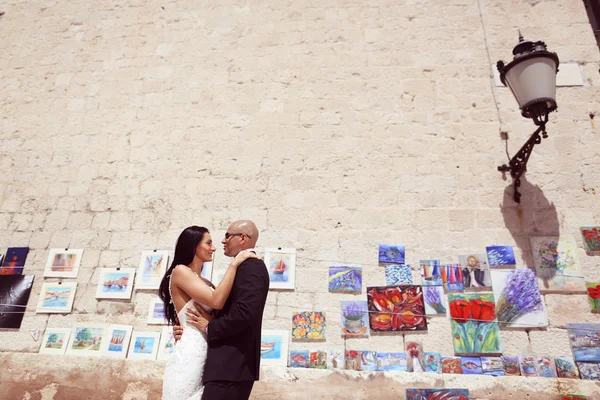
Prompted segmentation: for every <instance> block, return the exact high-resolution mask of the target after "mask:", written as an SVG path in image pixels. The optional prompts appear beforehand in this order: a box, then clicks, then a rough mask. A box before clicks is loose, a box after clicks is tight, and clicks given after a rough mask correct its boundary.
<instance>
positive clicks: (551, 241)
mask: <svg viewBox="0 0 600 400" xmlns="http://www.w3.org/2000/svg"><path fill="white" fill-rule="evenodd" d="M529 244H530V246H531V253H532V254H533V265H534V267H535V271H536V275H537V277H538V281H539V285H540V290H541V291H542V293H552V292H554V293H556V292H559V293H560V292H583V290H584V288H585V285H584V279H583V274H582V272H581V265H580V264H579V254H578V249H577V244H576V243H575V239H573V238H572V237H560V238H559V237H558V236H530V237H529Z"/></svg>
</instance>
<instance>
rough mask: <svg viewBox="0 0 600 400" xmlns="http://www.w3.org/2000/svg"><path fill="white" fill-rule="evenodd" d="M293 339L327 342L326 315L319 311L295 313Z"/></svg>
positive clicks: (293, 317)
mask: <svg viewBox="0 0 600 400" xmlns="http://www.w3.org/2000/svg"><path fill="white" fill-rule="evenodd" d="M292 339H295V340H299V339H300V340H302V339H304V340H325V313H324V312H318V311H304V312H297V313H294V314H293V315H292Z"/></svg>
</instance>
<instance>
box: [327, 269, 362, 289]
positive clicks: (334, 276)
mask: <svg viewBox="0 0 600 400" xmlns="http://www.w3.org/2000/svg"><path fill="white" fill-rule="evenodd" d="M329 291H330V292H351V293H360V292H361V291H362V267H361V266H360V265H332V266H330V267H329Z"/></svg>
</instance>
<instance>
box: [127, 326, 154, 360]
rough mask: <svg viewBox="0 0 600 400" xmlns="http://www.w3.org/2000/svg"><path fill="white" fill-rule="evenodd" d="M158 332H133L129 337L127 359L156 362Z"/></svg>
mask: <svg viewBox="0 0 600 400" xmlns="http://www.w3.org/2000/svg"><path fill="white" fill-rule="evenodd" d="M159 342H160V332H139V331H134V332H133V335H131V344H130V346H129V352H128V353H127V358H133V359H138V360H156V356H157V355H158V344H159Z"/></svg>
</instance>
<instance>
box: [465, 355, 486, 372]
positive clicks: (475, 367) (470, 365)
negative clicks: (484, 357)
mask: <svg viewBox="0 0 600 400" xmlns="http://www.w3.org/2000/svg"><path fill="white" fill-rule="evenodd" d="M460 363H461V364H462V370H463V374H465V375H482V374H483V369H482V368H481V358H479V357H461V358H460Z"/></svg>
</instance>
